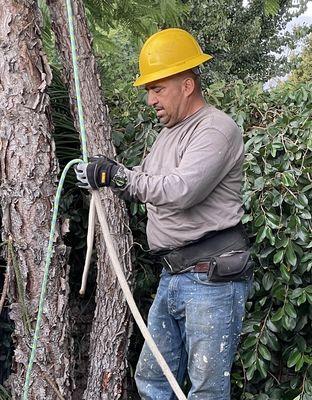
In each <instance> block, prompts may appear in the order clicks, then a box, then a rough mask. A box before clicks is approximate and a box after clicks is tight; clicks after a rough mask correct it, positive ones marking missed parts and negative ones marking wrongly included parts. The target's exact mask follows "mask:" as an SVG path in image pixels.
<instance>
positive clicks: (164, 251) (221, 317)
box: [76, 29, 252, 400]
mask: <svg viewBox="0 0 312 400" xmlns="http://www.w3.org/2000/svg"><path fill="white" fill-rule="evenodd" d="M210 58H211V56H209V55H207V54H203V52H202V50H201V49H200V47H199V45H198V43H197V42H196V40H195V39H194V38H193V37H192V36H191V35H190V34H189V33H187V32H185V31H183V30H181V29H166V30H163V31H161V32H158V33H156V34H155V35H153V36H151V37H150V38H149V39H148V40H147V41H146V43H145V44H144V46H143V48H142V50H141V54H140V73H141V75H140V77H139V78H138V79H137V80H136V82H135V83H134V85H135V86H142V85H143V86H144V87H145V89H146V91H147V102H148V104H149V105H150V106H151V107H154V109H155V110H156V112H157V117H158V118H159V121H160V122H161V123H162V124H163V126H164V128H163V129H162V131H161V132H160V134H159V136H158V137H157V139H156V141H155V143H154V145H153V147H152V149H151V152H150V154H149V155H148V156H147V157H146V158H145V159H144V160H143V162H142V164H141V165H140V166H138V167H134V168H133V169H132V170H129V169H127V168H125V167H124V166H122V165H120V164H116V163H115V162H114V161H112V160H109V159H107V158H106V157H98V158H96V159H94V160H93V161H92V162H91V163H83V164H79V166H78V167H77V171H76V173H77V178H78V179H79V181H80V185H81V186H83V187H87V188H93V189H96V188H99V187H101V186H111V187H112V188H114V191H116V190H117V192H118V191H119V192H120V193H124V194H126V195H128V196H129V195H130V196H131V197H132V198H135V199H137V200H138V201H141V202H143V203H146V207H147V215H148V223H147V228H146V231H147V238H148V242H149V246H150V249H151V250H152V251H153V252H154V253H155V254H157V255H158V256H159V258H160V259H161V261H162V263H163V265H164V270H163V272H162V274H161V278H160V283H159V287H158V290H157V294H156V297H155V300H154V303H153V305H152V307H151V309H150V312H149V318H148V327H149V330H150V332H151V334H152V336H153V338H154V340H155V342H156V344H157V346H158V347H159V350H160V351H161V353H162V354H163V356H164V358H165V359H166V361H167V363H168V365H169V367H170V369H171V370H172V372H173V373H174V375H175V376H176V378H177V380H178V382H179V383H180V384H182V383H183V381H184V378H185V374H186V372H187V373H188V375H189V378H190V381H191V388H190V391H189V393H188V399H192V400H195V399H197V400H229V399H230V370H231V366H232V362H233V357H234V353H235V351H236V348H237V344H238V341H239V336H240V332H241V328H242V319H243V316H244V306H245V301H246V298H247V293H248V287H249V284H250V277H251V274H252V271H251V268H250V263H249V262H248V257H249V253H248V251H247V250H248V239H247V238H246V236H245V234H244V232H243V230H242V226H241V223H240V219H241V217H242V215H243V209H242V202H241V195H240V190H241V181H242V164H243V160H244V146H243V140H242V135H241V132H240V130H239V129H238V127H237V126H236V124H235V123H234V121H233V120H232V119H231V118H230V117H229V116H227V115H226V114H224V113H223V112H222V111H219V110H217V109H216V108H214V107H211V106H209V105H208V104H206V102H205V100H204V98H203V96H202V92H201V88H200V75H199V69H198V66H199V65H200V64H202V63H203V62H205V61H207V60H209V59H210ZM135 378H136V383H137V387H138V391H139V394H140V396H141V398H142V399H144V400H172V399H174V398H175V396H174V394H173V391H172V389H171V387H170V385H169V383H168V382H167V380H166V378H165V377H164V376H163V374H162V371H161V369H160V367H159V366H158V365H157V363H156V361H155V359H154V357H153V355H152V354H151V352H150V350H149V349H148V347H147V346H146V345H144V347H143V350H142V353H141V355H140V359H139V362H138V365H137V370H136V376H135Z"/></svg>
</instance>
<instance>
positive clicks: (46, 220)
mask: <svg viewBox="0 0 312 400" xmlns="http://www.w3.org/2000/svg"><path fill="white" fill-rule="evenodd" d="M39 26H40V20H39V14H38V9H37V4H36V1H33V0H19V1H16V0H0V44H1V46H0V165H1V170H0V177H1V190H0V200H1V206H2V209H3V239H4V240H5V241H7V243H8V254H9V256H8V269H9V274H10V288H9V292H10V300H11V306H10V308H11V312H10V317H11V320H12V321H13V322H14V324H15V331H14V345H15V354H14V360H13V370H14V373H13V374H12V375H11V377H10V378H9V380H8V385H9V387H10V389H11V391H12V398H13V399H18V400H19V399H21V393H22V388H23V385H24V380H25V371H26V367H27V364H28V359H29V354H30V345H31V340H32V333H33V329H34V325H35V320H36V315H37V309H38V301H39V295H40V290H41V282H42V276H43V269H44V264H45V256H46V249H47V245H48V239H49V231H50V222H51V217H52V215H51V209H52V204H53V200H54V196H55V192H56V181H57V175H58V165H57V162H56V158H55V152H54V144H53V142H52V139H51V130H52V125H51V118H50V108H49V98H48V96H47V94H46V88H47V86H48V85H49V83H50V81H51V72H50V68H49V65H48V64H47V61H46V59H45V56H44V54H43V51H42V44H41V41H40V39H39V34H40V29H39ZM66 259H67V256H66V247H65V245H64V244H63V242H62V240H61V234H60V229H59V226H58V227H57V233H56V237H55V247H54V255H53V260H52V263H51V266H50V273H49V282H48V290H47V296H46V302H45V307H44V313H43V321H42V328H41V334H40V340H39V343H38V351H37V357H36V361H35V363H34V368H33V373H32V380H31V388H30V391H29V399H32V400H33V399H38V400H39V399H40V400H55V399H57V398H64V399H66V400H70V399H71V386H72V384H71V381H70V368H71V363H70V355H69V354H70V347H71V346H70V343H69V339H68V309H67V299H68V291H69V290H68V267H67V263H66ZM27 316H28V317H27ZM27 321H28V322H27ZM29 331H31V334H30V333H29ZM57 392H58V394H57ZM61 396H62V397H61Z"/></svg>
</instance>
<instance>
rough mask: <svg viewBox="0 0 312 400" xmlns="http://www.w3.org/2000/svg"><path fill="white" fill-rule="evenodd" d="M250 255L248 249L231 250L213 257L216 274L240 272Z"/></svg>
mask: <svg viewBox="0 0 312 400" xmlns="http://www.w3.org/2000/svg"><path fill="white" fill-rule="evenodd" d="M249 257H250V251H248V250H246V251H235V252H234V251H233V252H230V253H225V254H221V256H219V257H215V261H216V267H217V271H218V275H220V276H228V275H235V274H239V273H241V272H242V271H243V270H244V268H245V266H246V264H247V262H248V260H249Z"/></svg>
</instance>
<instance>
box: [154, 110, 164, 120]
mask: <svg viewBox="0 0 312 400" xmlns="http://www.w3.org/2000/svg"><path fill="white" fill-rule="evenodd" d="M163 111H164V109H163V108H156V114H157V117H158V118H160V117H161V115H162V114H163Z"/></svg>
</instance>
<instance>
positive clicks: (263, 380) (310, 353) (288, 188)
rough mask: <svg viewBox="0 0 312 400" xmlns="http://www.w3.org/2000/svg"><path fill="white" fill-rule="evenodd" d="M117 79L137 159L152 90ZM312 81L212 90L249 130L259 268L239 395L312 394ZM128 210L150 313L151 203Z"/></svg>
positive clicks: (113, 106) (251, 221)
mask: <svg viewBox="0 0 312 400" xmlns="http://www.w3.org/2000/svg"><path fill="white" fill-rule="evenodd" d="M120 82H122V81H120ZM114 84H115V85H116V86H117V87H118V81H114ZM117 87H115V88H114V90H113V91H111V92H107V93H108V95H109V102H110V110H111V115H112V116H113V120H112V121H113V132H114V140H115V144H116V146H117V149H118V153H119V157H120V161H122V162H124V163H126V164H127V165H130V166H132V165H135V164H137V163H139V162H140V160H141V159H142V157H143V155H144V152H145V151H146V149H148V147H149V146H150V144H151V142H152V141H153V137H154V136H155V134H156V132H157V131H158V129H159V127H158V126H157V121H156V120H155V118H154V115H153V114H150V111H148V109H147V107H146V105H145V103H144V93H142V92H140V91H139V92H137V91H136V89H134V88H132V87H131V86H130V85H129V84H126V83H124V84H123V85H122V86H121V89H120V90H119V89H117ZM311 89H312V85H311V84H309V85H292V84H285V85H283V86H281V87H279V88H277V89H275V90H274V91H271V92H265V91H263V89H262V85H260V84H258V85H253V86H251V87H248V86H246V85H245V84H243V83H242V82H236V83H233V84H227V85H226V84H225V83H224V82H218V83H215V84H213V85H211V86H210V87H209V88H207V89H206V90H205V95H206V97H207V100H208V101H209V102H210V103H212V104H215V105H216V106H217V107H219V108H222V109H224V110H225V111H226V112H227V113H229V114H230V115H231V116H232V117H233V118H234V119H235V120H236V122H237V124H238V125H239V126H240V127H241V128H242V130H244V138H245V145H246V162H245V167H244V176H245V178H244V188H243V200H244V204H245V209H246V214H245V217H244V221H243V222H244V223H245V224H246V226H247V228H248V232H249V235H250V237H251V240H252V242H253V254H254V258H255V260H256V263H257V268H256V274H255V282H254V287H253V293H252V298H251V299H250V301H249V302H248V305H247V306H248V312H247V316H246V321H245V327H244V332H243V340H242V343H241V347H240V351H239V355H238V356H237V360H236V364H235V367H234V371H233V399H235V400H236V399H237V400H238V399H246V400H247V399H259V400H263V399H276V400H277V399H280V400H288V399H289V400H294V399H295V398H297V397H298V396H299V397H298V398H297V400H299V399H300V400H303V399H308V398H309V396H310V395H311V384H312V376H311V368H310V365H311V362H312V341H311V337H310V335H309V330H310V326H311V319H312V306H311V303H312V295H311V292H312V282H311V268H312V256H311V247H312V241H311V239H312V237H311V210H310V208H309V204H310V201H311V189H312V181H311V161H312V160H311V148H312V139H311V127H312V126H311V125H312V118H311V116H312V115H311V114H312V90H311ZM133 93H135V95H133ZM137 93H138V96H137V97H136V94H137ZM111 94H112V96H110V95H111ZM151 132H152V135H150V133H151ZM147 138H149V139H148V140H149V142H148V143H147ZM129 212H130V215H131V227H132V229H133V233H134V240H135V242H138V243H141V244H142V245H143V248H144V249H143V250H142V249H141V248H140V246H136V247H135V255H136V262H137V263H136V274H137V276H136V278H137V279H136V284H137V289H136V293H137V297H138V299H139V302H140V307H141V309H142V310H143V311H144V314H145V313H146V311H147V308H148V306H149V305H150V303H151V301H152V297H153V293H154V290H155V275H157V273H156V270H155V266H154V265H153V263H152V262H151V258H150V257H149V254H148V252H146V243H145V232H144V231H145V222H146V221H145V209H144V207H140V206H138V205H134V204H130V205H129ZM149 291H150V293H149ZM135 342H137V339H135ZM133 350H134V351H137V350H139V348H138V347H135V349H133ZM132 359H133V360H135V357H133V355H132ZM133 362H135V361H133Z"/></svg>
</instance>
